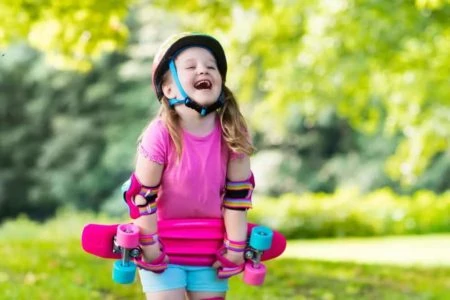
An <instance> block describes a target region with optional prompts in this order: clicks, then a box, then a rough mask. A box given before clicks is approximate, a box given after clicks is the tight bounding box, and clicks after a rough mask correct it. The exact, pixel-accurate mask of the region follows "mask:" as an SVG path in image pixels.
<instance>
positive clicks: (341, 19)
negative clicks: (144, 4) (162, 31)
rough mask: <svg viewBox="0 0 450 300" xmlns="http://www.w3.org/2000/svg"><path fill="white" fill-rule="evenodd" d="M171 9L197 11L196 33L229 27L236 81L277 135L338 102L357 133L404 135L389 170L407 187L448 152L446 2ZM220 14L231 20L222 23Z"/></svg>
mask: <svg viewBox="0 0 450 300" xmlns="http://www.w3.org/2000/svg"><path fill="white" fill-rule="evenodd" d="M157 3H161V5H162V6H166V7H167V6H168V4H167V2H166V1H157ZM171 3H172V2H171ZM193 3H195V5H194V4H193ZM220 3H222V2H220ZM206 6H207V7H208V9H204V8H205V7H206ZM229 6H231V8H230V7H229ZM170 8H171V9H179V10H182V11H184V12H188V13H190V14H191V15H192V16H193V17H192V19H195V23H194V22H192V23H189V22H187V24H188V26H189V28H191V29H193V30H202V29H203V28H211V30H212V31H214V30H219V29H220V28H222V36H220V37H222V39H223V40H224V42H225V43H224V44H225V46H226V48H227V50H228V56H229V60H230V62H231V68H230V69H231V70H230V73H231V76H230V77H231V80H230V83H231V85H233V86H234V87H235V88H236V90H237V91H238V96H239V98H240V99H242V100H244V101H248V102H249V103H250V104H251V110H250V109H249V111H251V116H250V119H251V121H252V122H251V123H252V125H253V126H254V127H255V128H256V129H257V130H260V131H262V132H263V133H264V134H266V135H267V136H269V137H272V138H273V139H274V140H278V139H280V136H281V137H286V138H287V139H289V138H290V137H291V136H292V135H293V133H292V132H289V131H287V130H286V129H287V126H286V123H287V122H288V121H289V120H291V119H295V118H299V117H306V118H308V119H309V121H310V122H311V123H314V122H316V121H317V119H318V117H320V114H321V112H322V111H323V110H324V109H328V108H330V107H331V108H334V109H336V110H337V111H338V113H339V115H340V116H341V117H343V118H346V119H348V120H349V121H350V122H351V124H352V126H353V127H354V128H356V129H357V130H360V131H362V132H365V133H373V132H374V131H375V130H377V129H378V128H379V127H380V125H381V126H382V128H383V130H384V133H385V134H386V135H401V136H402V140H401V142H400V144H399V146H398V147H397V150H396V152H395V153H394V155H393V156H392V157H391V159H389V160H388V161H387V164H386V171H387V172H388V174H390V176H392V178H393V179H395V180H401V181H402V182H403V183H404V184H414V183H415V182H416V181H417V179H418V176H419V174H421V173H422V172H424V170H425V169H426V168H427V167H428V165H429V163H430V161H431V160H432V158H433V157H434V156H435V155H436V154H439V153H441V152H443V151H446V150H447V149H448V147H449V144H448V141H449V140H450V120H449V119H448V115H449V103H448V100H447V98H448V92H449V86H450V85H449V82H448V78H449V77H450V71H449V68H448V65H450V60H449V59H450V58H449V56H448V52H449V50H450V44H449V41H450V31H449V30H448V28H449V27H448V25H449V20H450V5H448V1H417V2H416V6H415V5H414V4H413V3H412V2H408V1H394V2H392V1H391V2H383V1H358V0H355V1H333V4H330V3H328V2H323V1H297V2H292V1H277V2H272V1H263V2H260V3H259V4H258V5H249V4H248V1H235V2H232V3H231V2H227V6H225V7H223V6H222V5H207V2H192V4H191V5H189V6H186V7H185V6H184V3H182V2H179V1H175V3H174V4H173V5H172V4H171V7H170ZM219 11H220V12H221V13H223V14H225V15H226V14H231V15H230V18H232V21H233V22H230V25H228V26H225V27H222V26H221V23H220V22H219V21H217V19H216V18H215V17H214V16H216V15H217V12H219ZM261 100H262V101H261Z"/></svg>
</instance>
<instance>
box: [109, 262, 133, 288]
mask: <svg viewBox="0 0 450 300" xmlns="http://www.w3.org/2000/svg"><path fill="white" fill-rule="evenodd" d="M135 274H136V265H135V264H134V263H132V262H129V263H128V265H124V264H123V262H122V261H121V260H116V261H115V262H114V266H113V273H112V277H113V281H114V282H117V283H121V284H129V283H133V281H134V276H135Z"/></svg>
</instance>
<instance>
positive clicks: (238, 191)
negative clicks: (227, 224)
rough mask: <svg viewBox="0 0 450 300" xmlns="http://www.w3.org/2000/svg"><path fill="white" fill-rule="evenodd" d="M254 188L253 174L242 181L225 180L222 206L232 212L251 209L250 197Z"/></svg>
mask: <svg viewBox="0 0 450 300" xmlns="http://www.w3.org/2000/svg"><path fill="white" fill-rule="evenodd" d="M254 188H255V178H254V176H253V173H251V175H250V177H249V178H248V179H246V180H243V181H231V180H227V183H226V186H225V196H224V198H223V206H224V207H225V208H228V209H234V210H247V209H249V208H252V195H253V189H254Z"/></svg>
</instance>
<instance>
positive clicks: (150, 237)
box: [139, 233, 159, 246]
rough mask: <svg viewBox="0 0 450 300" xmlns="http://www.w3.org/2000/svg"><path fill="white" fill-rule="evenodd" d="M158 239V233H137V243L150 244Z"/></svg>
mask: <svg viewBox="0 0 450 300" xmlns="http://www.w3.org/2000/svg"><path fill="white" fill-rule="evenodd" d="M158 241H159V239H158V234H157V233H152V234H139V245H141V246H150V245H154V244H156V243H157V242H158Z"/></svg>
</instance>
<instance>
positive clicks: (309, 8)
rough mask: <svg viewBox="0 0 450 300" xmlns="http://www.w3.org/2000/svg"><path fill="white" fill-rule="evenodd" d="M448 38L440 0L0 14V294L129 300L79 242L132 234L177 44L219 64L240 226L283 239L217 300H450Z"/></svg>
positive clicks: (76, 4)
mask: <svg viewBox="0 0 450 300" xmlns="http://www.w3.org/2000/svg"><path fill="white" fill-rule="evenodd" d="M449 25H450V1H448V0H415V1H413V0H411V1H406V0H393V1H375V0H366V1H363V0H317V1H312V0H304V1H289V0H281V1H272V0H262V1H246V0H233V1H186V0H185V1H178V0H172V1H168V0H167V1H164V0H161V1H158V0H155V1H145V0H133V1H132V0H112V1H94V0H83V1H73V0H65V1H56V0H41V1H38V0H22V1H16V0H2V1H1V2H0V114H1V118H0V124H1V127H0V143H1V147H0V162H1V165H0V241H1V244H2V246H1V247H0V255H1V256H2V258H3V259H2V260H1V261H0V298H2V299H136V298H139V297H142V294H141V292H140V288H139V284H134V285H132V286H119V285H117V284H114V283H113V282H112V280H111V277H110V276H111V275H110V268H111V265H112V262H111V261H106V260H101V259H97V258H95V257H91V256H88V255H87V254H85V253H83V251H82V250H81V247H80V240H79V239H80V233H81V230H82V227H83V225H84V224H86V223H89V222H105V223H114V222H124V221H126V220H128V217H127V214H126V207H125V206H124V204H123V202H122V198H121V192H120V186H121V184H122V183H123V182H124V181H125V180H126V179H127V177H129V174H130V172H131V171H132V168H133V163H134V156H135V150H136V140H137V138H138V136H139V134H140V133H141V131H142V129H143V128H144V126H145V125H146V123H147V122H148V120H149V119H151V118H152V117H153V116H154V115H155V113H156V111H157V109H158V102H157V101H156V99H155V97H154V95H153V92H152V89H151V85H150V80H151V78H150V73H151V62H152V59H153V55H154V54H155V52H156V49H157V47H158V46H159V45H160V44H161V42H162V41H163V40H164V39H165V38H166V37H167V36H168V35H170V34H172V33H175V32H179V31H185V30H189V31H200V32H207V33H209V34H212V35H214V36H215V37H217V38H218V39H219V40H220V41H221V42H222V44H223V46H224V48H225V50H226V53H227V58H228V62H229V72H228V78H227V84H228V86H229V87H230V88H231V89H232V90H233V91H234V92H235V94H236V96H237V98H238V99H239V102H240V105H241V108H242V111H243V113H244V115H245V117H246V119H247V121H248V124H249V126H250V128H251V131H252V135H253V139H254V143H255V146H256V148H257V152H256V153H255V155H253V157H252V168H253V171H254V173H255V176H256V181H257V186H256V190H255V196H254V209H253V210H252V211H251V212H250V219H251V220H252V221H254V222H258V223H262V224H265V225H268V226H272V227H274V228H276V229H278V230H280V231H281V232H283V233H284V234H285V235H286V236H287V237H288V238H289V245H290V246H289V248H288V252H287V255H286V256H285V257H282V258H281V259H278V260H276V261H271V262H268V263H267V265H268V267H269V275H268V278H267V282H266V284H265V285H264V286H263V287H262V288H254V287H248V286H245V285H244V284H243V283H242V281H241V280H240V279H239V278H234V279H233V280H232V290H231V292H230V295H229V298H230V299H449V298H450V292H449V291H450V262H449V261H450V258H449V257H448V256H450V254H448V252H450V251H449V249H450V248H449V247H450V217H449V216H450V192H449V188H450V180H449V178H450V152H449V150H448V148H449V140H450V100H449V92H450V68H449V66H450V55H449V52H450V26H449ZM352 249H353V250H352ZM352 251H355V252H352ZM306 252H308V253H306ZM392 252H396V258H395V257H394V259H392V260H390V261H383V259H382V258H383V255H385V254H386V253H392ZM418 252H420V255H417V253H418ZM361 253H372V254H368V255H367V257H363V258H362V259H361V260H358V259H357V258H358V257H360V256H361V255H360V254H361ZM340 254H342V255H340ZM343 254H347V257H344V259H340V258H342V257H343V256H345V255H343ZM302 255H303V256H302ZM409 256H411V257H413V258H414V257H416V258H417V257H419V259H418V260H413V259H412V260H408V257H409ZM352 258H353V259H352ZM433 258H434V260H433ZM399 262H401V263H399Z"/></svg>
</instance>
